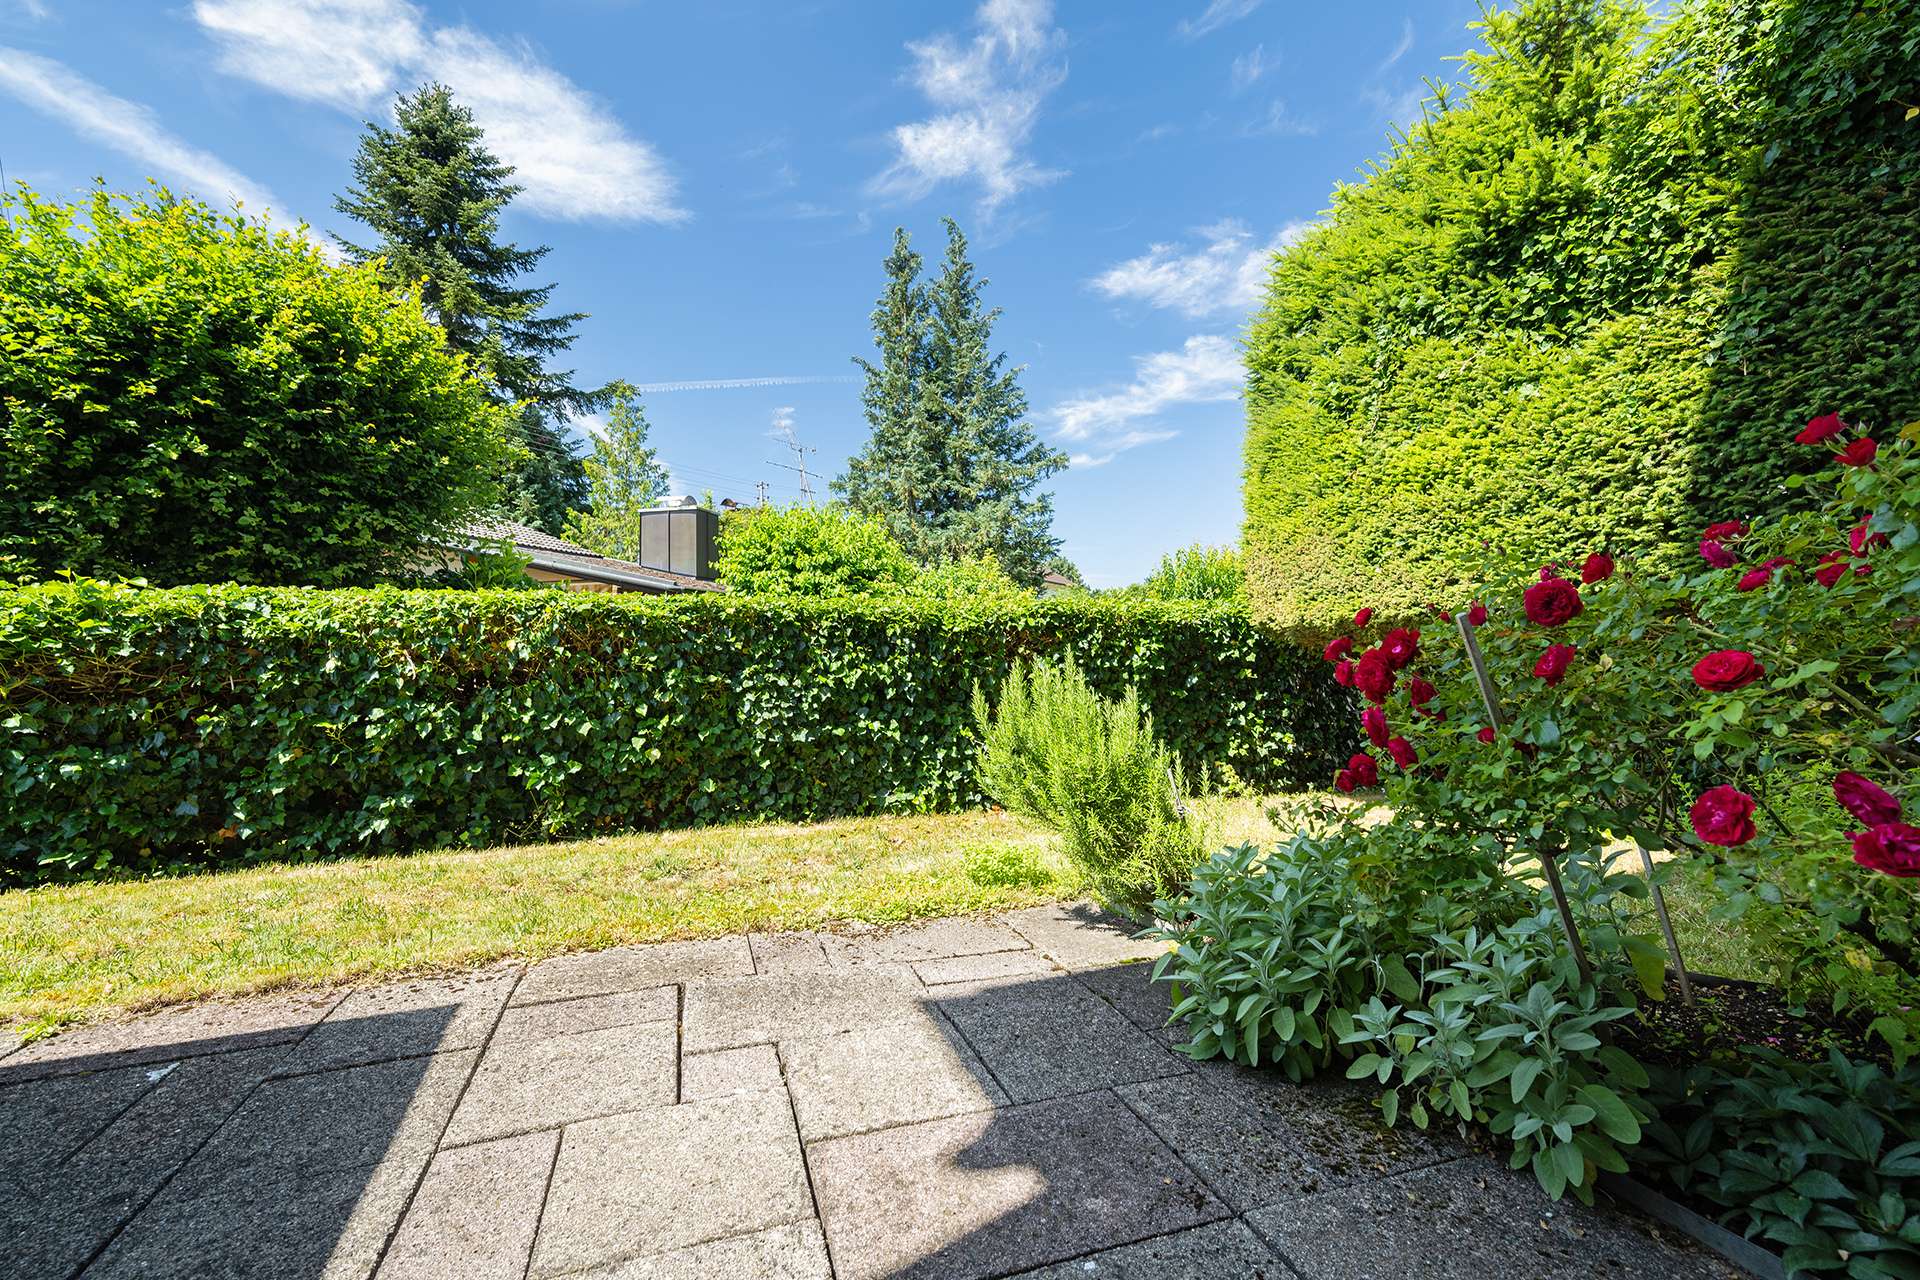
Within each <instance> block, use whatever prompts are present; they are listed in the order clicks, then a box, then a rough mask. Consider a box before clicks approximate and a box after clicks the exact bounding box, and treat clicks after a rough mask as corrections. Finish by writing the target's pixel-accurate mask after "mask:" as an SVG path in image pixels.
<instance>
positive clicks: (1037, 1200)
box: [808, 1092, 1226, 1280]
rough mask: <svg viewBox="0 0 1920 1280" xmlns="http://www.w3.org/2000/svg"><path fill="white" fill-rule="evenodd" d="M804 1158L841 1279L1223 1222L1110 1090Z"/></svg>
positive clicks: (1076, 1251) (912, 1129)
mask: <svg viewBox="0 0 1920 1280" xmlns="http://www.w3.org/2000/svg"><path fill="white" fill-rule="evenodd" d="M808 1157H809V1159H810V1161H811V1163H812V1169H813V1185H814V1191H815V1193H816V1194H817V1195H818V1197H819V1200H820V1214H821V1217H822V1219H823V1220H824V1222H825V1226H826V1233H827V1245H828V1248H829V1249H830V1250H831V1252H832V1254H833V1264H834V1274H835V1275H836V1276H838V1277H840V1280H869V1278H870V1277H878V1276H893V1277H901V1278H905V1277H929V1278H931V1277H939V1278H940V1280H978V1278H981V1277H987V1276H999V1275H1006V1274H1009V1273H1012V1272H1017V1271H1022V1270H1029V1269H1031V1268H1033V1267H1037V1266H1041V1265H1044V1264H1046V1263H1051V1262H1059V1261H1062V1260H1064V1259H1067V1258H1073V1257H1078V1256H1079V1255H1081V1254H1085V1253H1089V1252H1093V1251H1095V1250H1099V1249H1106V1248H1111V1247H1113V1246H1115V1245H1121V1244H1126V1243H1129V1242H1131V1241H1135V1240H1140V1239H1143V1238H1145V1237H1147V1236H1153V1235H1161V1234H1165V1233H1167V1232H1170V1231H1175V1230H1178V1229H1180V1228H1183V1227H1191V1226H1197V1225H1199V1224H1201V1223H1203V1222H1208V1221H1212V1220H1214V1219H1217V1218H1221V1217H1224V1216H1225V1215H1226V1210H1225V1208H1224V1207H1223V1206H1222V1205H1221V1204H1220V1202H1219V1201H1217V1200H1216V1199H1214V1197H1213V1196H1212V1195H1211V1194H1209V1193H1208V1191H1207V1190H1206V1188H1205V1187H1204V1186H1202V1185H1201V1183H1200V1181H1199V1179H1197V1178H1195V1177H1194V1176H1193V1174H1192V1173H1191V1172H1190V1171H1189V1170H1188V1169H1187V1168H1186V1167H1185V1166H1184V1165H1182V1164H1181V1163H1180V1162H1179V1160H1178V1159H1177V1158H1176V1157H1175V1156H1174V1153H1173V1152H1172V1151H1170V1150H1169V1149H1168V1148H1167V1147H1166V1145H1165V1144H1164V1143H1162V1142H1161V1141H1160V1140H1159V1139H1157V1138H1155V1137H1154V1136H1153V1134H1152V1133H1151V1132H1150V1131H1149V1130H1148V1129H1147V1128H1146V1126H1145V1125H1143V1124H1141V1123H1140V1121H1139V1120H1138V1119H1137V1118H1136V1117H1135V1116H1134V1115H1133V1113H1132V1112H1130V1111H1128V1110H1127V1109H1126V1107H1125V1106H1124V1105H1122V1104H1121V1103H1120V1101H1119V1100H1118V1099H1116V1098H1115V1097H1114V1096H1113V1095H1112V1094H1111V1093H1105V1092H1102V1093H1093V1094H1083V1095H1081V1096H1079V1097H1075V1098H1061V1099H1057V1100H1054V1101H1051V1102H1040V1103H1034V1104H1032V1105H1030V1106H1024V1107H1011V1108H1007V1109H1003V1110H1000V1111H987V1112H980V1113H977V1114H974V1115H965V1116H955V1117H952V1118H950V1119H945V1120H930V1121H927V1122H925V1123H923V1124H916V1125H907V1126H905V1127H902V1128H897V1129H887V1130H883V1131H881V1132H877V1133H868V1134H861V1135H858V1136H856V1137H850V1138H836V1139H832V1140H830V1141H827V1142H820V1143H815V1144H812V1145H811V1146H809V1148H808Z"/></svg>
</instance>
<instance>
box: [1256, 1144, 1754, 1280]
mask: <svg viewBox="0 0 1920 1280" xmlns="http://www.w3.org/2000/svg"><path fill="white" fill-rule="evenodd" d="M1247 1221H1248V1223H1249V1225H1251V1226H1252V1227H1253V1229H1254V1230H1255V1231H1257V1232H1259V1233H1260V1235H1261V1236H1262V1237H1264V1238H1265V1240H1266V1241H1267V1243H1268V1244H1269V1245H1271V1246H1272V1247H1273V1248H1274V1250H1275V1251H1276V1252H1278V1253H1279V1254H1281V1255H1282V1256H1283V1257H1285V1258H1286V1259H1287V1261H1288V1262H1290V1263H1292V1264H1293V1267H1294V1269H1295V1270H1296V1271H1298V1272H1299V1273H1300V1275H1301V1276H1302V1277H1304V1280H1373V1278H1374V1277H1377V1276H1393V1277H1396V1280H1397V1278H1399V1277H1405V1278H1406V1280H1590V1278H1591V1277H1596V1276H1603V1277H1604V1276H1611V1277H1628V1276H1636V1277H1637V1276H1659V1277H1661V1280H1734V1278H1735V1277H1738V1276H1741V1275H1743V1274H1744V1273H1742V1272H1740V1271H1738V1270H1736V1269H1734V1268H1733V1267H1732V1266H1730V1265H1729V1264H1728V1263H1726V1262H1724V1261H1722V1260H1721V1259H1719V1258H1718V1257H1717V1256H1714V1255H1710V1254H1707V1253H1705V1252H1704V1251H1703V1250H1700V1249H1698V1248H1696V1247H1693V1246H1690V1245H1683V1242H1680V1241H1677V1240H1676V1241H1674V1242H1671V1243H1670V1242H1669V1241H1667V1240H1665V1239H1662V1238H1658V1237H1656V1236H1655V1235H1654V1234H1653V1232H1652V1230H1651V1228H1650V1227H1649V1226H1648V1224H1646V1223H1644V1222H1643V1221H1641V1220H1639V1219H1636V1218H1630V1217H1627V1216H1626V1215H1624V1214H1622V1213H1619V1212H1617V1211H1608V1210H1594V1209H1587V1208H1585V1207H1583V1206H1581V1205H1579V1204H1576V1203H1574V1202H1572V1201H1563V1202H1561V1203H1560V1204H1554V1203H1553V1202H1552V1201H1549V1200H1548V1199H1547V1197H1546V1195H1545V1194H1544V1193H1543V1192H1542V1191H1541V1190H1540V1189H1539V1187H1538V1186H1537V1185H1536V1184H1535V1183H1534V1182H1533V1180H1532V1178H1530V1177H1528V1176H1527V1175H1526V1174H1524V1173H1515V1172H1513V1171H1512V1170H1509V1169H1507V1168H1505V1167H1504V1166H1502V1165H1500V1164H1498V1163H1496V1162H1494V1161H1492V1160H1488V1159H1485V1158H1482V1157H1477V1156H1476V1157H1472V1158H1469V1159H1463V1160H1458V1161H1454V1162H1452V1163H1449V1164H1443V1165H1436V1166H1434V1167H1432V1168H1427V1169H1421V1170H1418V1171H1416V1172H1414V1173H1409V1174H1407V1175H1405V1176H1403V1177H1397V1178H1391V1179H1387V1180H1385V1181H1380V1182H1369V1183H1364V1184H1362V1185H1359V1186H1352V1187H1345V1188H1342V1189H1340V1190H1338V1191H1330V1192H1327V1193H1326V1194H1324V1195H1318V1196H1311V1197H1308V1198H1306V1199H1303V1200H1292V1201H1288V1202H1287V1203H1285V1204H1280V1205H1275V1206H1273V1207H1271V1208H1268V1209H1262V1210H1260V1211H1258V1212H1256V1213H1252V1214H1249V1215H1248V1217H1247Z"/></svg>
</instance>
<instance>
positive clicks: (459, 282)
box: [334, 84, 603, 533]
mask: <svg viewBox="0 0 1920 1280" xmlns="http://www.w3.org/2000/svg"><path fill="white" fill-rule="evenodd" d="M394 116H395V120H396V125H395V127H394V128H392V129H388V128H385V127H383V126H381V125H378V124H372V123H369V124H368V125H367V128H366V133H365V135H364V136H363V137H362V138H361V139H360V149H359V152H358V153H357V154H356V155H355V156H354V160H353V176H354V181H355V185H353V186H351V187H349V188H348V189H347V191H346V194H344V195H342V196H340V197H339V198H337V199H336V200H335V201H334V207H335V208H336V209H338V210H339V211H340V212H341V213H344V214H346V215H348V216H349V217H352V218H354V219H357V220H358V221H360V222H362V223H364V224H366V226H367V227H368V228H369V229H371V230H372V231H373V233H374V234H375V235H376V236H377V237H378V241H377V243H375V244H373V245H370V246H361V245H357V244H353V243H351V242H350V241H348V240H345V239H343V238H341V237H338V236H336V237H335V239H337V240H339V242H340V247H341V249H342V250H343V251H344V252H345V253H346V255H347V257H348V258H349V259H351V260H352V261H354V262H368V261H371V260H373V259H375V258H382V259H384V260H385V268H384V270H385V274H386V276H387V278H388V279H389V280H391V281H392V282H393V284H394V285H396V286H397V287H400V288H403V289H414V288H416V287H417V288H418V289H419V290H420V298H421V301H422V303H423V304H424V305H425V306H426V308H427V311H428V313H429V314H430V315H432V316H433V318H434V319H435V320H436V321H438V322H439V324H440V326H441V327H442V328H443V329H445V330H446V333H447V345H448V346H450V347H452V348H453V349H454V350H456V351H459V352H462V353H463V354H465V355H466V356H467V357H468V360H469V361H470V363H471V365H472V367H473V369H474V371H475V372H476V373H477V374H479V376H480V377H481V378H482V379H484V380H485V381H486V383H487V385H488V386H489V387H490V388H491V389H492V392H493V394H494V397H495V398H496V399H498V400H499V401H500V402H502V403H503V404H511V405H514V406H515V407H516V413H515V415H514V421H515V423H516V426H517V429H518V431H519V433H520V438H521V443H522V444H523V445H525V447H526V459H525V461H524V462H523V463H521V464H520V466H519V467H518V468H517V470H516V471H515V472H514V473H512V474H510V475H507V476H505V477H503V480H504V484H505V488H506V491H507V493H506V507H507V511H508V514H510V515H512V516H514V517H515V518H516V519H520V520H524V521H526V522H527V523H529V524H534V525H538V526H539V527H541V528H543V529H546V530H547V531H548V532H550V533H558V532H560V530H561V528H562V527H563V526H564V524H565V522H566V517H567V513H568V512H569V511H573V510H578V509H579V508H581V507H582V506H584V505H585V501H586V476H585V472H584V471H583V470H582V467H581V462H580V459H579V458H578V457H576V456H575V455H574V453H573V449H572V446H571V445H570V443H569V442H568V440H567V438H566V436H565V435H564V434H563V433H562V432H561V430H560V429H559V426H558V424H559V423H560V422H561V421H563V420H564V419H565V418H566V417H567V416H569V415H571V414H575V413H580V412H583V411H585V410H587V409H589V408H591V407H593V406H594V404H595V403H596V402H597V401H598V399H599V398H600V396H601V395H602V394H603V393H601V392H595V391H583V390H581V389H580V388H579V387H577V386H575V385H574V383H573V372H572V371H571V370H554V369H549V368H548V367H547V361H548V360H549V359H550V358H552V357H554V356H556V355H559V354H560V353H561V352H564V351H565V350H567V348H569V347H570V346H572V345H573V339H574V332H573V328H574V325H575V324H576V323H577V322H579V321H581V320H584V319H586V314H585V313H584V312H569V313H563V314H559V315H547V314H543V313H542V312H543V309H544V308H545V307H546V305H547V300H548V298H549V297H550V296H551V295H552V293H553V288H554V286H553V285H551V284H547V285H537V286H531V287H524V286H521V285H519V284H518V283H516V282H517V281H518V280H519V278H520V277H521V276H523V275H525V274H526V273H527V272H529V271H532V270H533V269H534V268H535V267H536V266H538V265H539V263H540V260H541V259H542V258H544V257H545V256H546V254H547V246H545V245H540V246H537V247H535V248H522V247H521V246H519V245H516V244H510V243H507V242H505V241H502V240H501V239H500V211H501V210H502V209H504V208H505V207H506V206H507V204H508V203H509V202H510V201H511V200H512V199H513V197H514V196H516V195H518V194H519V192H520V190H521V188H520V187H519V186H518V185H517V184H515V183H514V182H512V181H510V179H511V178H512V176H513V167H512V166H511V165H508V164H505V163H503V162H502V161H501V160H500V159H499V158H498V157H496V156H495V155H493V153H492V152H490V151H488V150H487V148H486V139H485V135H484V134H483V133H482V132H481V129H480V126H479V125H477V124H475V123H474V120H473V113H472V112H471V111H469V110H468V109H467V108H465V107H463V106H461V105H460V104H459V103H457V102H455V101H454V98H453V91H452V90H450V89H448V88H447V87H446V86H445V85H442V84H428V85H423V86H422V87H421V88H420V89H419V90H418V91H416V92H415V93H413V94H411V95H408V94H401V95H400V97H399V99H398V100H397V101H396V102H395V104H394Z"/></svg>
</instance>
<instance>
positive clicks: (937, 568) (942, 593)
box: [906, 551, 1033, 603]
mask: <svg viewBox="0 0 1920 1280" xmlns="http://www.w3.org/2000/svg"><path fill="white" fill-rule="evenodd" d="M906 593H907V594H908V595H910V596H918V597H921V598H923V599H927V600H957V599H961V598H963V597H964V598H967V599H973V600H979V599H993V600H1000V601H1005V602H1007V603H1012V602H1013V601H1015V600H1030V599H1032V598H1033V592H1032V591H1030V590H1028V589H1027V588H1026V587H1023V586H1021V585H1020V584H1019V583H1017V582H1015V581H1014V580H1013V579H1012V578H1009V577H1008V576H1007V571H1006V570H1005V569H1002V568H1001V567H1000V562H999V561H998V560H995V559H994V558H993V556H992V555H991V554H989V553H988V552H985V551H982V552H981V553H980V554H979V555H977V556H975V557H974V558H973V559H971V560H944V561H942V562H940V563H939V564H937V565H934V566H933V567H932V568H930V569H922V570H921V571H920V572H918V573H916V574H915V575H914V576H913V578H912V580H911V581H909V582H908V583H907V585H906Z"/></svg>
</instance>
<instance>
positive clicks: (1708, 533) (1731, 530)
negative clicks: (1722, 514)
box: [1700, 520, 1747, 542]
mask: <svg viewBox="0 0 1920 1280" xmlns="http://www.w3.org/2000/svg"><path fill="white" fill-rule="evenodd" d="M1700 536H1701V537H1703V538H1711V539H1712V540H1713V541H1715V542H1726V541H1729V540H1731V539H1733V538H1744V537H1746V536H1747V522H1746V521H1745V520H1722V521H1720V522H1718V523H1717V524H1710V525H1708V526H1707V527H1706V528H1704V529H1702V530H1701V531H1700Z"/></svg>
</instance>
